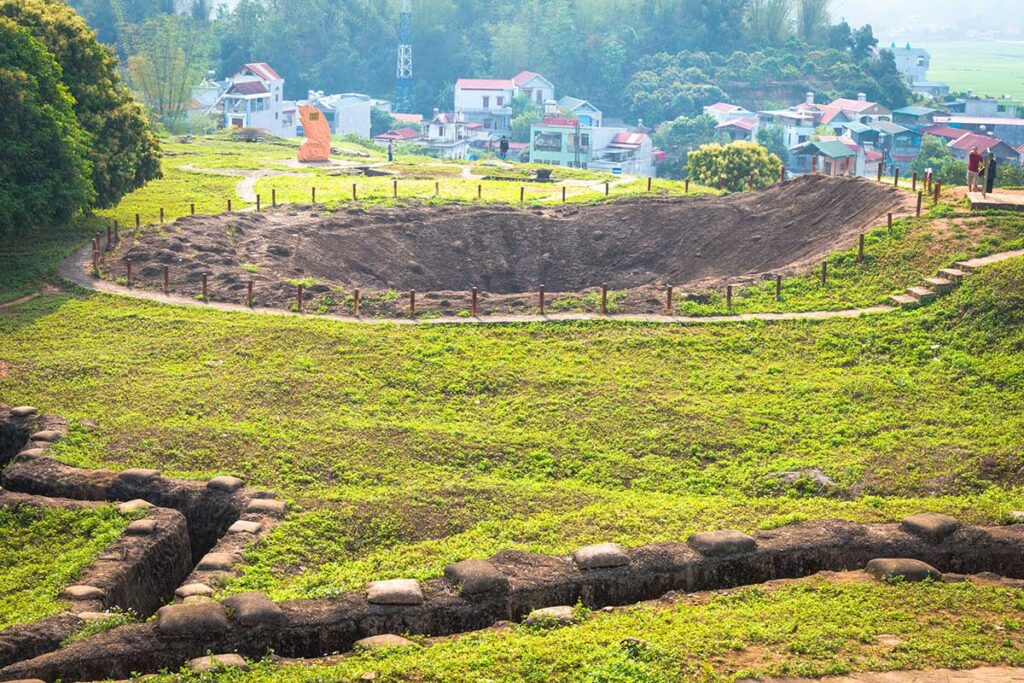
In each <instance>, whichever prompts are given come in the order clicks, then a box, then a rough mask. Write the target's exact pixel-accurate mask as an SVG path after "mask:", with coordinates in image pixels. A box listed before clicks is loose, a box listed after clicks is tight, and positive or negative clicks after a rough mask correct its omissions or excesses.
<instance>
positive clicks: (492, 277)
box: [106, 176, 905, 315]
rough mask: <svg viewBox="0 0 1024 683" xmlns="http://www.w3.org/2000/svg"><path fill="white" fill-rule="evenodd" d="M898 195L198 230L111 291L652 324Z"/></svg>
mask: <svg viewBox="0 0 1024 683" xmlns="http://www.w3.org/2000/svg"><path fill="white" fill-rule="evenodd" d="M904 199H905V197H904V193H900V192H899V191H897V190H894V189H892V188H889V187H886V186H882V185H879V184H877V183H873V182H870V181H868V180H864V179H859V178H827V177H824V176H806V177H802V178H799V179H797V180H794V181H790V182H787V183H785V184H778V185H775V186H772V187H770V188H768V189H767V190H765V191H762V192H756V193H741V194H735V195H730V196H726V197H701V198H695V197H686V198H673V199H639V200H638V199H634V200H626V201H619V202H614V203H608V204H594V205H552V206H551V207H533V208H516V207H511V206H495V205H468V204H451V205H446V206H435V205H428V204H423V203H412V202H411V203H409V204H407V205H404V206H400V207H393V208H371V209H366V208H361V207H357V206H351V207H347V208H339V209H337V210H335V211H333V212H331V211H327V210H325V209H324V208H323V207H318V206H305V207H297V206H293V207H289V208H280V209H276V210H272V211H265V212H262V213H253V212H248V213H246V212H242V213H229V214H221V215H218V216H190V217H186V218H182V219H180V220H178V221H176V222H175V223H173V224H171V225H169V226H167V227H166V228H165V229H164V230H162V231H157V230H150V231H146V232H144V233H141V234H140V235H137V236H136V237H134V238H133V239H129V240H125V241H124V242H123V243H122V245H120V247H119V248H118V250H117V251H116V253H115V254H114V255H113V257H112V258H109V257H108V260H107V266H106V270H107V276H108V277H111V278H113V279H117V278H123V277H124V276H125V274H126V262H125V259H126V258H127V259H130V260H131V263H132V284H133V286H136V287H144V288H147V289H157V290H159V289H161V288H162V286H163V272H164V271H163V267H164V266H165V265H167V266H169V278H170V289H171V291H172V292H175V293H179V294H186V295H191V296H197V297H198V296H201V293H202V285H201V283H202V277H203V275H204V274H205V275H207V278H208V296H209V298H210V299H211V300H214V301H227V302H232V303H240V302H242V303H244V302H245V301H246V297H247V288H248V283H249V282H250V281H252V283H253V291H254V299H255V305H257V306H271V307H281V308H295V306H296V300H297V284H298V283H300V282H301V283H302V284H303V295H304V298H303V305H304V308H305V310H308V311H315V312H320V313H327V312H331V313H345V312H351V310H352V303H351V294H352V291H353V289H356V288H358V289H360V291H361V312H362V313H363V314H365V315H402V314H407V313H408V311H409V290H416V291H417V292H418V294H417V311H416V312H417V313H418V314H420V313H425V312H436V313H439V314H441V315H456V314H458V313H460V312H462V311H467V310H468V309H469V307H470V303H469V301H470V294H469V291H470V290H471V289H472V288H473V287H477V288H479V290H480V296H479V309H478V310H479V312H480V314H481V315H484V314H488V313H508V312H535V311H536V309H537V308H538V295H537V291H538V288H539V287H540V286H542V285H543V286H544V288H545V290H546V292H547V293H548V298H547V302H548V303H549V304H550V303H552V302H553V301H555V300H557V299H559V298H561V299H565V298H566V295H576V296H581V295H586V294H590V295H591V296H590V297H589V300H588V301H587V302H585V303H584V307H585V308H588V309H590V310H593V308H594V307H595V306H597V299H598V298H597V296H596V293H597V292H598V291H599V289H600V287H601V285H602V284H607V286H608V287H609V289H610V290H614V291H618V292H620V293H619V294H617V295H615V296H614V297H612V299H613V301H614V302H615V304H616V310H618V311H619V312H658V311H660V310H661V309H662V308H663V307H664V293H663V289H664V286H665V285H668V284H671V285H673V286H674V287H675V288H676V291H677V292H684V291H685V292H689V293H691V295H692V296H696V297H700V296H701V294H700V293H701V292H705V291H707V290H709V289H711V288H714V287H718V286H721V285H722V284H724V283H725V282H732V283H739V282H744V281H751V280H754V279H757V278H759V277H763V276H766V275H768V274H773V273H792V272H797V271H800V270H805V269H807V268H809V267H810V266H811V265H812V264H814V263H816V262H817V261H819V260H820V259H821V257H822V256H824V255H825V254H827V253H829V252H831V251H834V250H836V249H846V248H849V247H850V246H851V245H853V244H854V243H855V242H856V239H857V234H858V233H860V232H863V231H864V230H865V228H867V227H869V226H871V225H874V224H875V222H876V221H877V220H878V219H879V217H881V216H883V215H884V214H885V213H886V212H888V211H895V210H897V209H899V208H900V207H901V206H902V205H903V204H904Z"/></svg>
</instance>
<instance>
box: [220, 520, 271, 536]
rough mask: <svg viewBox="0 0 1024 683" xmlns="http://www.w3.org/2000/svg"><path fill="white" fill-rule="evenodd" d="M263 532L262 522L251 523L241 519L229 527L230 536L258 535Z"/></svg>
mask: <svg viewBox="0 0 1024 683" xmlns="http://www.w3.org/2000/svg"><path fill="white" fill-rule="evenodd" d="M262 530H263V524H262V523H261V522H250V521H248V520H245V519H240V520H238V521H237V522H235V523H234V524H232V525H231V526H229V527H228V533H229V534H258V533H259V532H260V531H262Z"/></svg>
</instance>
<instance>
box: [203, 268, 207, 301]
mask: <svg viewBox="0 0 1024 683" xmlns="http://www.w3.org/2000/svg"><path fill="white" fill-rule="evenodd" d="M206 300H207V299H206V273H203V301H206Z"/></svg>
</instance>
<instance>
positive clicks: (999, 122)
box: [935, 114, 1024, 147]
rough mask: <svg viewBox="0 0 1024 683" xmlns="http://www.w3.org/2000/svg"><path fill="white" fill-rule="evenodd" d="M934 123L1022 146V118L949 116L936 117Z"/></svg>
mask: <svg viewBox="0 0 1024 683" xmlns="http://www.w3.org/2000/svg"><path fill="white" fill-rule="evenodd" d="M935 122H936V123H941V124H942V125H945V126H949V127H950V128H956V129H958V130H963V131H964V132H971V133H978V134H980V135H989V134H991V135H994V136H995V137H997V138H999V139H1000V140H1004V141H1005V142H1007V143H1009V144H1010V145H1012V146H1014V147H1016V146H1018V145H1022V144H1024V118H1009V117H1004V116H969V115H966V114H951V115H950V116H936V117H935Z"/></svg>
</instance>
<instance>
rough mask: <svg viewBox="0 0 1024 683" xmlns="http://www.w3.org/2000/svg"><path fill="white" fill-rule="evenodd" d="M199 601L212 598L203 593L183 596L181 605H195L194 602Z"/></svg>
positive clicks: (211, 599) (209, 600)
mask: <svg viewBox="0 0 1024 683" xmlns="http://www.w3.org/2000/svg"><path fill="white" fill-rule="evenodd" d="M200 602H213V598H210V597H207V596H205V595H190V596H188V597H187V598H185V599H184V600H182V601H181V604H183V605H195V604H198V603H200Z"/></svg>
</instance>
